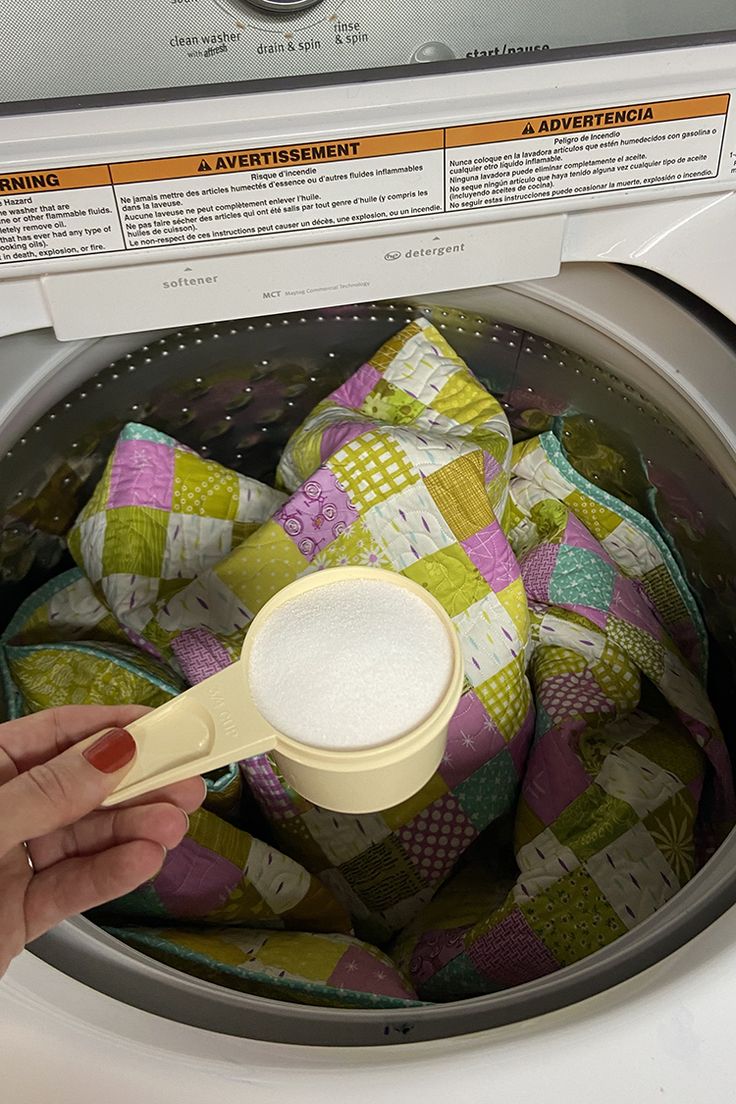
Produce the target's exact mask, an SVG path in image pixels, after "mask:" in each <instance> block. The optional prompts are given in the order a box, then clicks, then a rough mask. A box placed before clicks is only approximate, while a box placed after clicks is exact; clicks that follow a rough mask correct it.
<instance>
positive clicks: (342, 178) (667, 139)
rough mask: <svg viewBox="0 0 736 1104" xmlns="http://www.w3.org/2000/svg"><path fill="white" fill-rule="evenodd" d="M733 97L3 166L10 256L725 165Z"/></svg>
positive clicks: (120, 246) (692, 173)
mask: <svg viewBox="0 0 736 1104" xmlns="http://www.w3.org/2000/svg"><path fill="white" fill-rule="evenodd" d="M728 109H729V96H728V95H725V94H724V95H715V96H700V97H693V98H690V99H683V100H668V101H666V102H659V103H656V102H655V103H639V104H624V105H620V106H615V107H596V108H591V109H585V110H579V111H573V112H567V113H560V114H554V115H538V116H530V117H526V118H519V119H507V120H501V121H496V122H490V123H474V124H470V125H467V126H459V127H449V128H447V129H440V128H435V129H432V130H426V131H416V132H409V133H401V134H386V135H377V136H369V137H344V138H343V137H341V138H331V139H328V140H324V141H322V140H316V141H312V142H299V143H295V144H293V145H286V146H263V147H259V148H257V149H248V150H230V151H220V152H215V153H210V152H207V151H201V152H199V153H195V154H192V155H187V156H183V157H165V158H155V159H151V160H144V161H130V162H119V163H116V164H110V165H85V166H78V167H67V168H61V169H58V168H57V169H46V168H43V169H33V170H30V171H26V170H24V171H22V172H17V173H13V172H7V173H0V263H4V264H12V263H20V262H24V261H37V260H43V259H48V258H55V257H69V256H83V255H85V254H91V253H115V252H123V251H130V250H141V249H153V248H157V247H158V248H160V247H167V246H176V245H190V244H196V243H200V242H210V241H219V240H228V239H230V240H236V239H238V238H247V237H256V236H261V235H269V234H282V233H290V232H291V233H293V232H296V231H310V230H319V229H322V228H324V227H331V226H350V225H356V224H360V223H370V222H382V221H394V220H398V219H406V218H419V217H423V216H427V215H436V214H441V213H446V212H452V211H471V210H481V209H483V208H488V207H496V206H503V205H510V204H519V203H528V202H532V201H540V200H547V199H559V198H563V197H570V196H584V195H591V194H596V193H601V192H612V191H617V190H624V189H633V188H645V187H655V186H657V185H667V184H681V183H684V182H687V181H693V180H699V179H709V178H710V179H712V178H714V177H716V176H717V175H718V172H719V168H720V160H721V153H722V142H723V134H724V129H725V123H726V119H727V114H728Z"/></svg>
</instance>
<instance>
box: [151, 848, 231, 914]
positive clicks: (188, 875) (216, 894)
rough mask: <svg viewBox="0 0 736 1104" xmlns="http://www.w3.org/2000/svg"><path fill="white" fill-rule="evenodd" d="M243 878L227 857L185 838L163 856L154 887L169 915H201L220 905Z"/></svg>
mask: <svg viewBox="0 0 736 1104" xmlns="http://www.w3.org/2000/svg"><path fill="white" fill-rule="evenodd" d="M242 877H243V872H242V870H241V869H240V868H239V867H237V866H236V865H235V864H234V863H232V862H230V860H229V859H225V858H223V856H222V855H218V854H216V853H215V852H214V851H211V850H210V849H209V847H203V846H202V844H201V843H197V842H196V840H193V839H189V838H185V839H183V840H182V842H181V843H180V844H179V846H178V847H175V848H174V849H173V851H170V852H169V854H168V855H167V856H166V860H165V862H164V865H163V866H162V868H161V872H160V874H158V875H157V876H156V878H155V881H154V883H153V888H154V889H155V890H156V893H157V894H158V896H159V898H160V899H161V904H162V905H163V906H164V908H165V909H166V910H167V912H169V913H171V915H172V916H176V917H181V918H184V917H195V916H196V917H201V916H206V915H207V913H208V912H212V911H213V910H214V909H217V908H221V907H222V906H223V905H224V904H225V902H226V901H227V899H228V897H229V896H230V894H231V893H232V891H233V890H234V889H235V887H236V885H238V883H239V882H240V880H241V879H242Z"/></svg>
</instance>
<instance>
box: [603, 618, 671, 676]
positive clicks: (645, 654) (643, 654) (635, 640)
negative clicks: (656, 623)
mask: <svg viewBox="0 0 736 1104" xmlns="http://www.w3.org/2000/svg"><path fill="white" fill-rule="evenodd" d="M606 629H607V630H608V638H609V640H610V641H611V643H612V644H616V645H618V647H619V648H621V650H622V651H624V652H626V654H627V655H628V656H629V657H630V659H631V660H633V662H634V663H635V664H636V666H637V667H638V668H639V669H640V670H642V671H643V672H644V674H645V675H646V676H647V678H650V679H651V680H652V682H653V683H654V684H655V685H656V684H657V683H659V682H660V680H661V678H662V676H663V675H664V648H663V647H662V645H661V644H660V643H659V641H657V640H655V639H654V637H653V636H651V635H650V634H649V633H648V632H645V631H644V629H640V628H639V627H638V626H637V625H631V624H629V622H628V621H621V620H620V619H619V618H618V617H614V616H613V614H609V615H608V620H607V622H606Z"/></svg>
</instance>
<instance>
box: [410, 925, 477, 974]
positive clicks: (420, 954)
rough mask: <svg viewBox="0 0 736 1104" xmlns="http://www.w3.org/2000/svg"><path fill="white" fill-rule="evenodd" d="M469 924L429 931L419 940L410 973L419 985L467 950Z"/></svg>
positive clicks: (412, 958)
mask: <svg viewBox="0 0 736 1104" xmlns="http://www.w3.org/2000/svg"><path fill="white" fill-rule="evenodd" d="M467 930H468V927H467V924H466V925H465V926H464V927H462V928H448V929H447V930H446V931H428V932H425V933H424V935H422V936H420V937H419V939H418V940H417V942H416V944H415V946H414V950H413V951H412V956H411V965H410V967H409V973H410V975H411V979H412V981H413V982H415V983H416V984H417V985H424V984H425V982H427V981H429V979H430V978H432V977H434V975H435V974H438V973H439V972H440V970H442V969H443V968H444V967H445V966H446V965H447V964H448V962H452V961H453V960H454V959H456V958H457V956H458V955H460V954H462V953H463V951H464V950H465V933H466V931H467Z"/></svg>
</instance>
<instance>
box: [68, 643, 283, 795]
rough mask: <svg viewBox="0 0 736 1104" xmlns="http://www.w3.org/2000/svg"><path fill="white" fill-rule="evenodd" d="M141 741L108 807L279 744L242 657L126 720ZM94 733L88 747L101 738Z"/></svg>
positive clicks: (137, 739) (138, 742) (129, 730)
mask: <svg viewBox="0 0 736 1104" xmlns="http://www.w3.org/2000/svg"><path fill="white" fill-rule="evenodd" d="M126 728H127V730H128V732H130V734H131V736H132V737H133V738H134V740H135V742H136V748H137V754H136V757H135V760H134V762H133V766H132V767H131V769H130V770H129V771H128V773H127V774H126V775H125V777H124V778H123V779H122V780H121V782H120V785H119V786H118V787H117V789H115V790H113V792H112V793H111V794H110V796H109V797H107V798H106V799H105V801H103V802H102V804H103V806H104V807H106V808H107V807H110V806H113V805H119V804H120V803H121V802H123V801H130V800H131V799H132V798H135V797H140V796H141V795H142V794H146V793H150V792H151V791H152V790H157V789H159V788H160V787H161V786H169V785H171V784H172V783H174V782H181V781H183V779H185V778H192V777H193V776H194V775H197V774H204V773H205V772H206V771H211V770H216V769H217V768H218V767H224V766H227V764H228V763H232V762H235V761H236V760H238V759H249V758H251V757H252V756H254V755H262V754H263V753H264V752H266V751H271V750H272V749H273V748H274V747H275V746H276V739H277V737H276V733H275V731H274V729H273V728H272V727H271V725H269V724H268V722H267V721H266V720H265V719H264V718H263V717H262V716H261V715H260V713H259V712H258V711H257V710H256V709H255V706H254V705H253V702H252V700H251V697H250V693H249V692H248V684H247V679H246V677H245V671H244V670H243V666H242V663H241V661H240V660H237V661H236V662H235V663H233V664H231V666H230V667H226V668H225V669H224V670H223V671H218V673H217V674H216V675H211V676H210V678H208V679H205V680H204V681H203V682H200V683H198V685H197V686H193V687H192V688H191V689H190V690H186V691H185V692H184V693H183V694H180V695H179V696H178V697H176V698H172V699H171V701H168V702H166V703H165V704H164V705H160V706H159V707H158V708H157V709H154V710H152V712H151V713H147V714H146V715H145V716H144V717H140V718H139V719H138V720H137V721H132V722H131V723H130V724H129V725H126ZM100 735H101V733H99V732H98V733H96V734H95V735H94V736H90V737H89V738H88V739H87V740H84V741H82V743H81V744H79V745H78V746H79V747H80V748H81V750H84V749H85V748H86V747H88V746H89V745H91V744H93V743H94V742H95V740H97V739H98V738H99V736H100Z"/></svg>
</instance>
